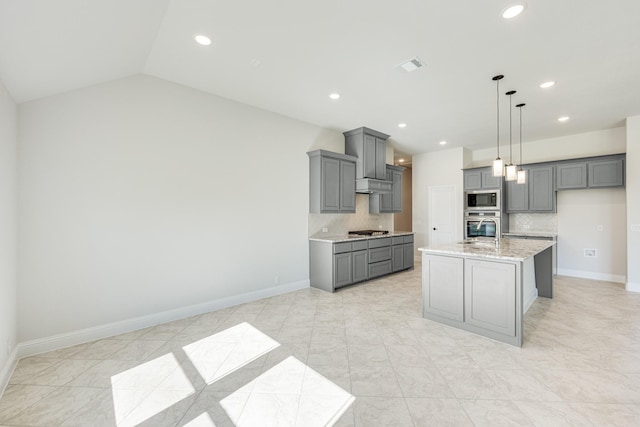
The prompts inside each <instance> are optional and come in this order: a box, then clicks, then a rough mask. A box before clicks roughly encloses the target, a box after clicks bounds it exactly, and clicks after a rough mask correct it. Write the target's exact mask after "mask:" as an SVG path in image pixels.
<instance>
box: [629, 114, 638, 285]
mask: <svg viewBox="0 0 640 427" xmlns="http://www.w3.org/2000/svg"><path fill="white" fill-rule="evenodd" d="M638 195H640V116H635V117H629V118H627V230H626V234H627V253H628V260H629V262H628V265H627V289H628V290H632V291H635V292H640V262H639V260H640V197H638Z"/></svg>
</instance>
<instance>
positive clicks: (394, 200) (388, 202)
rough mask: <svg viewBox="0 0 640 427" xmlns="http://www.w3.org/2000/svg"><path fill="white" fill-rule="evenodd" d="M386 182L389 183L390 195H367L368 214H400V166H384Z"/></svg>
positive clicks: (401, 168)
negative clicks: (390, 183)
mask: <svg viewBox="0 0 640 427" xmlns="http://www.w3.org/2000/svg"><path fill="white" fill-rule="evenodd" d="M386 168H387V175H386V179H387V181H391V182H392V185H391V193H386V194H371V195H369V213H372V214H379V213H395V212H402V171H404V170H405V168H403V167H401V166H393V165H386Z"/></svg>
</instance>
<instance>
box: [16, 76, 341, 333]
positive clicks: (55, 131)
mask: <svg viewBox="0 0 640 427" xmlns="http://www.w3.org/2000/svg"><path fill="white" fill-rule="evenodd" d="M342 140H343V137H342V135H341V134H339V133H336V132H333V131H327V130H324V129H321V128H318V127H316V126H312V125H309V124H306V123H303V122H299V121H296V120H293V119H289V118H286V117H283V116H280V115H277V114H272V113H269V112H266V111H264V110H260V109H256V108H252V107H249V106H247V105H244V104H240V103H236V102H232V101H229V100H226V99H223V98H220V97H216V96H212V95H209V94H205V93H203V92H199V91H196V90H192V89H188V88H185V87H182V86H179V85H175V84H172V83H168V82H165V81H162V80H160V79H156V78H152V77H148V76H134V77H130V78H125V79H121V80H117V81H113V82H110V83H105V84H101V85H97V86H94V87H90V88H86V89H82V90H78V91H74V92H70V93H67V94H63V95H58V96H53V97H50V98H45V99H41V100H36V101H32V102H28V103H25V104H21V105H20V107H19V165H18V166H19V167H18V173H19V191H20V200H19V215H20V224H19V242H20V244H19V264H18V272H19V280H20V282H19V283H20V286H19V310H18V312H19V338H20V340H21V341H26V340H34V339H37V338H41V337H48V336H52V335H55V334H61V333H66V332H69V331H76V330H80V329H83V328H90V327H93V326H96V325H103V324H107V323H110V322H116V321H120V320H123V319H131V318H134V317H138V316H145V315H149V314H153V313H158V312H162V311H165V310H170V309H174V308H176V307H184V306H188V305H192V304H198V303H203V302H207V301H212V300H217V299H221V298H225V297H229V296H233V295H237V294H242V293H247V292H254V291H259V290H262V289H266V288H270V287H274V285H275V276H278V277H279V282H280V284H298V285H299V284H303V285H304V284H305V283H306V284H308V277H309V270H308V242H307V236H308V234H307V213H308V203H309V202H308V185H309V183H308V182H309V181H308V157H307V155H306V152H307V151H309V150H312V149H317V148H325V149H335V147H339V146H340V145H341V144H342Z"/></svg>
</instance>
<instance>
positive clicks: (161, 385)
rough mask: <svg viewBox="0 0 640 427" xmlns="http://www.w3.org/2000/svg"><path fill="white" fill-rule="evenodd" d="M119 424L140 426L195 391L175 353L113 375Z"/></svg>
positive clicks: (124, 426)
mask: <svg viewBox="0 0 640 427" xmlns="http://www.w3.org/2000/svg"><path fill="white" fill-rule="evenodd" d="M111 390H112V394H113V406H114V411H115V417H116V424H117V425H118V427H128V426H136V425H138V424H140V423H141V422H143V421H145V420H147V419H149V418H151V417H153V416H154V415H156V414H159V413H161V412H162V411H164V410H166V409H167V408H169V407H171V406H172V405H174V404H176V403H178V402H179V401H181V400H183V399H184V398H186V397H188V396H190V395H192V394H194V393H195V389H194V388H193V386H192V384H191V382H190V381H189V379H188V378H187V376H186V375H185V373H184V371H183V370H182V368H181V367H180V364H179V363H178V361H177V360H176V358H175V356H174V355H173V353H168V354H165V355H164V356H161V357H158V358H157V359H154V360H151V361H149V362H146V363H143V364H141V365H138V366H136V367H135V368H131V369H129V370H126V371H124V372H121V373H119V374H117V375H114V376H112V377H111Z"/></svg>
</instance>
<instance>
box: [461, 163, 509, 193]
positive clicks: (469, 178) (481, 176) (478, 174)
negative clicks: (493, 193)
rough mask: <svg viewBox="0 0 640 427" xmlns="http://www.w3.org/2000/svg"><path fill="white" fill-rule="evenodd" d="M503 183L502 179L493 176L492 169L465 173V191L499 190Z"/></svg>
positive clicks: (487, 168) (472, 170) (471, 170)
mask: <svg viewBox="0 0 640 427" xmlns="http://www.w3.org/2000/svg"><path fill="white" fill-rule="evenodd" d="M501 183H502V177H501V176H497V177H496V176H493V172H492V169H491V168H490V167H484V168H475V169H466V170H465V171H464V189H465V191H472V190H494V189H499V188H500V185H501Z"/></svg>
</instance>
